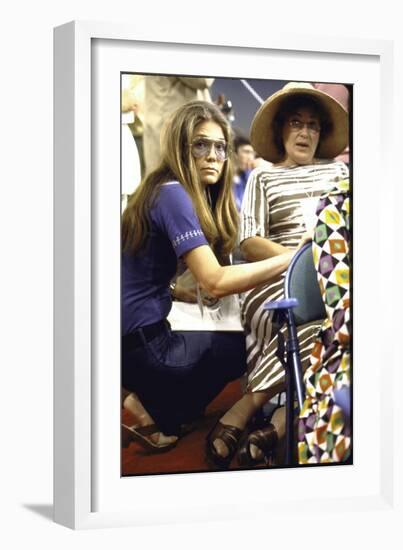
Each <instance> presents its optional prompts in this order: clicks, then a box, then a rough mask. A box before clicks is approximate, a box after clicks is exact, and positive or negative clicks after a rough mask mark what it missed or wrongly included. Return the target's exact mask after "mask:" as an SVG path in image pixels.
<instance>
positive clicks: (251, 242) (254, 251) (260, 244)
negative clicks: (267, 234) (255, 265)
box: [241, 236, 290, 262]
mask: <svg viewBox="0 0 403 550" xmlns="http://www.w3.org/2000/svg"><path fill="white" fill-rule="evenodd" d="M289 251H290V250H289V249H288V248H287V247H285V246H283V245H281V244H278V243H275V242H273V241H271V240H270V239H266V238H264V237H258V236H256V237H249V239H245V240H244V241H242V243H241V252H242V255H243V256H244V258H245V259H246V260H248V261H249V262H257V261H259V260H265V259H267V258H273V257H275V256H278V255H279V254H284V253H285V252H289Z"/></svg>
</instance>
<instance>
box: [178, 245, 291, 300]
mask: <svg viewBox="0 0 403 550" xmlns="http://www.w3.org/2000/svg"><path fill="white" fill-rule="evenodd" d="M293 254H294V252H286V253H285V254H280V255H277V256H275V257H274V258H269V259H266V260H262V261H260V262H255V263H251V264H239V265H229V266H221V265H220V264H219V263H218V261H217V258H216V257H215V255H214V253H213V251H212V250H211V248H210V247H209V246H206V245H204V246H199V247H197V248H193V249H192V250H190V251H189V252H187V253H186V254H185V255H184V260H185V262H186V264H187V266H188V268H189V269H190V271H191V272H192V273H193V275H194V277H195V279H196V280H197V281H198V282H199V284H200V286H201V287H202V288H204V289H205V290H206V291H207V292H208V293H209V294H210V295H211V296H213V297H215V298H221V297H223V296H227V295H229V294H238V293H241V292H245V291H246V290H250V289H252V288H254V287H255V286H258V285H260V284H264V283H267V282H269V281H270V280H271V279H272V278H274V277H276V276H277V275H280V273H282V272H283V271H285V270H286V269H287V267H288V264H289V263H290V260H291V258H292V256H293Z"/></svg>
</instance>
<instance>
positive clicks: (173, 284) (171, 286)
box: [169, 281, 176, 300]
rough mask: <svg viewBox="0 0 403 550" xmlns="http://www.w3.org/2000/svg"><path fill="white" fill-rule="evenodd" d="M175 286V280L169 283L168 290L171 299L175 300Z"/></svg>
mask: <svg viewBox="0 0 403 550" xmlns="http://www.w3.org/2000/svg"><path fill="white" fill-rule="evenodd" d="M175 288H176V282H175V281H174V282H173V283H171V284H170V285H169V290H170V291H171V296H172V299H173V300H175Z"/></svg>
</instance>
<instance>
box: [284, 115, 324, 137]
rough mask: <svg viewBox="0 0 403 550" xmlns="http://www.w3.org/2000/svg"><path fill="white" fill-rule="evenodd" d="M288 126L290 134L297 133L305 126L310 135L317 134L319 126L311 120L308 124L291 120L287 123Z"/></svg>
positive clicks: (294, 119)
mask: <svg viewBox="0 0 403 550" xmlns="http://www.w3.org/2000/svg"><path fill="white" fill-rule="evenodd" d="M288 125H289V127H290V128H291V131H292V132H299V131H300V130H302V128H304V127H305V126H306V129H307V130H308V132H311V133H312V134H318V133H319V132H320V124H319V122H317V121H316V120H311V121H310V122H302V120H299V119H298V118H291V119H290V120H289V121H288Z"/></svg>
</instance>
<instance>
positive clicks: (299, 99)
mask: <svg viewBox="0 0 403 550" xmlns="http://www.w3.org/2000/svg"><path fill="white" fill-rule="evenodd" d="M299 109H310V110H311V111H312V112H313V113H315V114H316V116H317V117H318V118H319V121H320V138H319V142H320V140H321V139H323V138H324V137H326V136H327V135H328V134H329V133H330V132H331V130H332V122H331V119H330V116H329V115H328V112H327V110H326V108H325V107H324V106H323V104H322V102H321V101H319V100H317V99H316V98H314V97H311V96H309V95H303V94H298V96H293V97H286V98H285V99H283V101H282V103H281V105H280V106H279V108H278V110H277V113H276V115H275V117H274V118H273V123H272V127H273V138H274V144H275V146H276V148H277V150H278V152H279V153H280V154H281V155H284V154H285V149H284V144H283V128H284V122H285V120H286V119H287V118H288V117H289V116H291V115H294V114H295V113H296V112H297V111H298V110H299Z"/></svg>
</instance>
